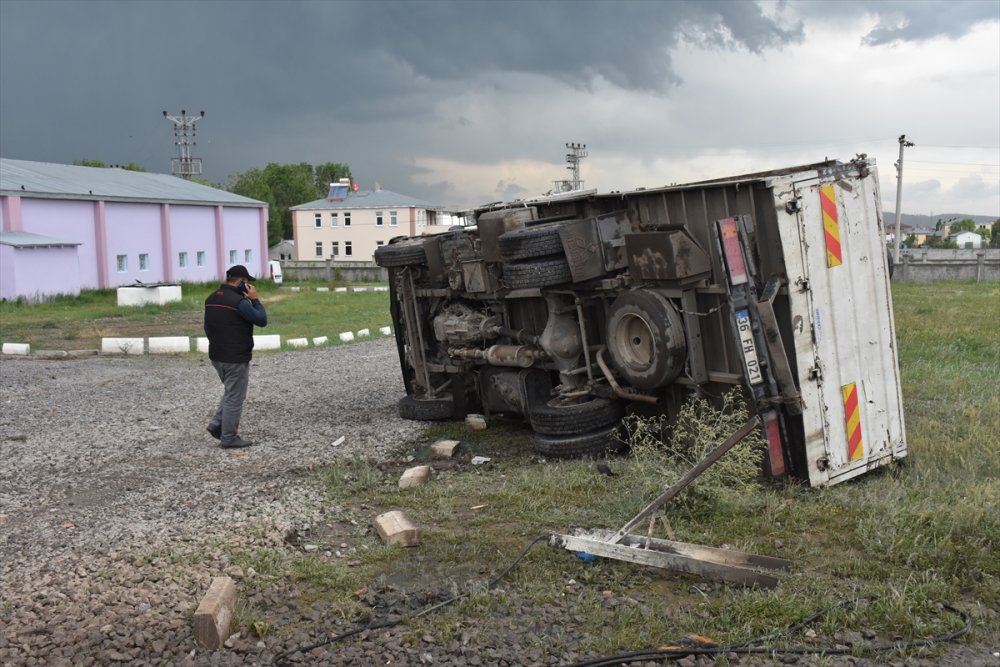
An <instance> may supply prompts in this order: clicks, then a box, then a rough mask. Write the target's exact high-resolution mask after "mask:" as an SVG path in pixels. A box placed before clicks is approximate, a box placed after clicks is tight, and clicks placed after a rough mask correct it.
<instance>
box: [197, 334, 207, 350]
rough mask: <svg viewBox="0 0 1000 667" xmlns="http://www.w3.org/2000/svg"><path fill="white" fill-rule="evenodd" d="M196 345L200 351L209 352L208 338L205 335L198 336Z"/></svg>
mask: <svg viewBox="0 0 1000 667" xmlns="http://www.w3.org/2000/svg"><path fill="white" fill-rule="evenodd" d="M195 346H196V347H197V348H198V351H199V352H204V353H205V354H208V339H207V338H205V337H204V336H199V337H198V340H197V341H196V343H195Z"/></svg>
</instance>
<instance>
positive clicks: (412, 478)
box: [399, 466, 431, 489]
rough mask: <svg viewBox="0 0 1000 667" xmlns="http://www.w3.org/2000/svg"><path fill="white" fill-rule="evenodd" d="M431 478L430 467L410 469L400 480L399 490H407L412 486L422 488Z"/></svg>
mask: <svg viewBox="0 0 1000 667" xmlns="http://www.w3.org/2000/svg"><path fill="white" fill-rule="evenodd" d="M430 476H431V467H430V466H416V467H414V468H408V469H407V470H405V471H404V472H403V476H402V477H400V478H399V488H401V489H407V488H409V487H411V486H421V485H423V484H426V483H427V480H428V479H429V478H430Z"/></svg>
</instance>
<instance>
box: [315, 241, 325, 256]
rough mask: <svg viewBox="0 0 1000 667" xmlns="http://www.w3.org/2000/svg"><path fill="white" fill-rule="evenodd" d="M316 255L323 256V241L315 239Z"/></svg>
mask: <svg viewBox="0 0 1000 667" xmlns="http://www.w3.org/2000/svg"><path fill="white" fill-rule="evenodd" d="M316 256H317V257H322V256H323V242H322V241H316Z"/></svg>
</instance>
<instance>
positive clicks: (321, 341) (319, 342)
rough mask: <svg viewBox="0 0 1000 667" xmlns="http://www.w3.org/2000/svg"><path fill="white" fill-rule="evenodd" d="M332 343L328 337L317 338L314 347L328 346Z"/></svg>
mask: <svg viewBox="0 0 1000 667" xmlns="http://www.w3.org/2000/svg"><path fill="white" fill-rule="evenodd" d="M329 341H330V339H329V338H327V337H326V336H316V337H315V338H313V345H315V346H316V347H319V346H320V345H326V344H327V343H328V342H329Z"/></svg>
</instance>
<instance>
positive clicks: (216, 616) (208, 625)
mask: <svg viewBox="0 0 1000 667" xmlns="http://www.w3.org/2000/svg"><path fill="white" fill-rule="evenodd" d="M235 606H236V585H235V584H234V583H233V580H232V579H230V578H229V577H215V578H214V579H212V585H211V586H209V587H208V592H207V593H205V597H203V598H202V599H201V604H199V605H198V610H197V611H195V612H194V638H195V639H196V640H197V641H198V642H200V643H201V644H203V645H204V646H206V647H207V648H210V649H212V650H213V651H215V650H217V649H220V648H222V645H223V644H225V642H226V640H227V639H229V623H230V621H232V619H233V609H234V608H235Z"/></svg>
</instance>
